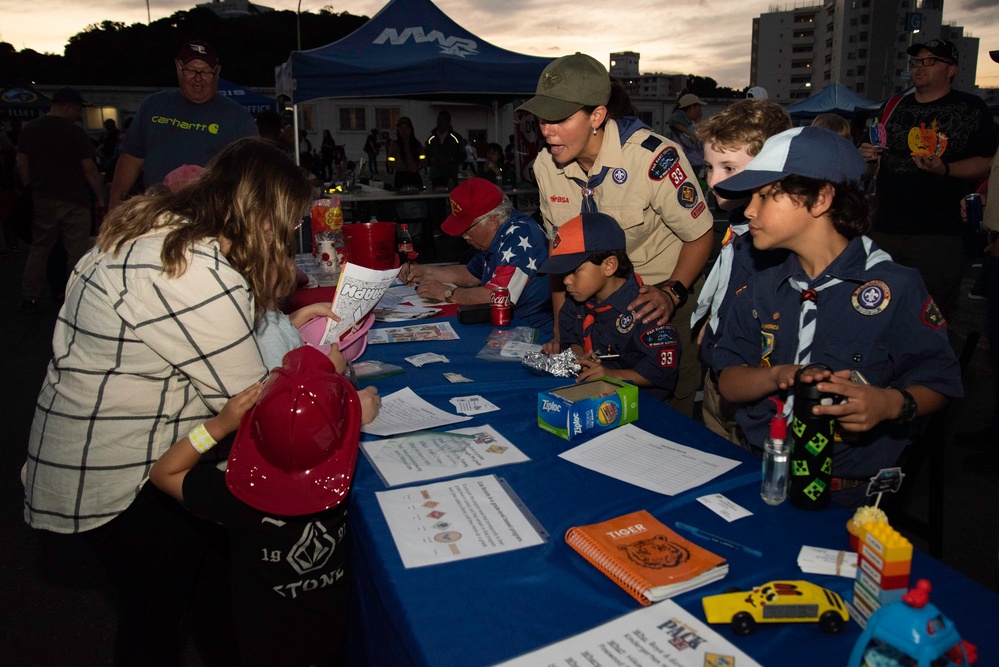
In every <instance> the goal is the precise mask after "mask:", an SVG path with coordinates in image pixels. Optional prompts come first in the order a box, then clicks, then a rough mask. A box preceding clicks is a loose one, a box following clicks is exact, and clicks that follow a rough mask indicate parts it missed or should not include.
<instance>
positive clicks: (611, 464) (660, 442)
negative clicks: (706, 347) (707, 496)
mask: <svg viewBox="0 0 999 667" xmlns="http://www.w3.org/2000/svg"><path fill="white" fill-rule="evenodd" d="M559 456H560V457H561V458H563V459H565V460H566V461H571V462H573V463H575V464H577V465H581V466H583V467H584V468H589V469H590V470H594V471H596V472H599V473H602V474H604V475H608V476H610V477H613V478H614V479H619V480H621V481H622V482H628V483H629V484H634V485H635V486H640V487H642V488H643V489H648V490H649V491H655V492H656V493H662V494H665V495H667V496H675V495H676V494H678V493H683V492H684V491H688V490H690V489H693V488H696V487H698V486H700V485H701V484H706V483H707V482H710V481H711V480H712V479H714V478H715V477H717V476H719V475H722V474H724V473H726V472H728V471H729V470H731V469H732V468H734V467H736V466H737V465H739V462H738V461H736V460H734V459H727V458H725V457H723V456H716V455H714V454H708V453H706V452H702V451H700V450H699V449H694V448H693V447H688V446H686V445H681V444H679V443H676V442H673V441H672V440H667V439H665V438H660V437H659V436H657V435H652V434H651V433H649V432H648V431H643V430H642V429H640V428H638V427H637V426H635V425H634V424H625V425H624V426H621V427H620V428H616V429H614V430H613V431H608V432H607V433H604V434H603V435H599V436H597V437H596V438H593V440H590V441H588V442H585V443H583V444H582V445H580V446H578V447H576V448H574V449H570V450H569V451H567V452H562V453H561V454H559Z"/></svg>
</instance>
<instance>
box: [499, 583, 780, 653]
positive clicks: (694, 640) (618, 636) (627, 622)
mask: <svg viewBox="0 0 999 667" xmlns="http://www.w3.org/2000/svg"><path fill="white" fill-rule="evenodd" d="M539 665H544V666H546V667H568V666H569V665H580V666H582V665H607V666H608V667H609V666H611V665H629V667H663V666H664V665H671V666H672V667H705V666H706V665H718V666H721V665H735V666H736V667H760V665H759V663H757V662H755V661H754V660H753V659H752V658H750V657H749V656H748V655H746V654H745V653H743V652H742V651H740V650H739V649H737V648H736V647H735V646H733V645H732V644H731V643H729V642H728V640H726V639H725V638H724V637H722V636H721V635H720V634H718V633H717V632H715V631H714V630H712V629H711V628H710V627H708V626H707V625H706V624H704V623H703V622H701V621H700V620H698V619H697V618H696V617H695V616H694V615H693V614H691V613H690V612H688V611H687V610H686V609H684V608H683V607H681V606H680V605H678V604H677V603H675V602H673V601H672V600H666V601H664V602H659V603H658V604H654V605H652V606H651V607H643V608H642V609H639V610H637V611H633V612H631V613H630V614H626V615H625V616H621V617H620V618H616V619H614V620H613V621H610V622H609V623H604V624H603V625H598V626H597V627H595V628H593V629H592V630H589V631H587V632H583V633H580V634H578V635H576V636H575V637H569V638H568V639H563V640H562V641H560V642H557V643H555V644H551V645H549V646H546V647H545V648H542V649H539V650H537V651H533V652H531V653H527V654H525V655H522V656H520V657H518V658H514V659H513V660H508V661H506V662H503V663H500V664H498V665H494V667H538V666H539Z"/></svg>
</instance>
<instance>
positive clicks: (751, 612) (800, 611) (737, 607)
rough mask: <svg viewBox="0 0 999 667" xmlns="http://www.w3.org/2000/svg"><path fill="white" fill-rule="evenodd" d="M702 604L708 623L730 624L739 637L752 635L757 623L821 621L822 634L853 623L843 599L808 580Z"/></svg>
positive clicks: (781, 583)
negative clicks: (848, 622)
mask: <svg viewBox="0 0 999 667" xmlns="http://www.w3.org/2000/svg"><path fill="white" fill-rule="evenodd" d="M701 603H702V604H703V605H704V615H705V616H706V617H707V620H708V623H731V624H732V630H733V631H734V632H735V634H737V635H748V634H750V633H752V632H753V631H754V630H755V629H756V624H757V623H807V622H818V624H819V628H821V629H822V631H823V632H839V631H840V630H841V629H842V628H843V625H844V624H845V623H846V622H847V621H849V620H850V614H849V612H847V610H846V605H844V604H843V598H841V597H840V596H839V595H837V594H836V593H833V592H832V591H830V590H827V589H825V588H822V587H821V586H817V585H815V584H813V583H811V582H808V581H771V582H769V583H766V584H763V585H761V586H757V587H755V588H753V590H751V591H736V592H729V593H722V594H721V595H711V596H708V597H706V598H704V599H703V600H701Z"/></svg>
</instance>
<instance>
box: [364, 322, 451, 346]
mask: <svg viewBox="0 0 999 667" xmlns="http://www.w3.org/2000/svg"><path fill="white" fill-rule="evenodd" d="M458 338H459V336H458V332H456V331H455V330H454V327H452V326H451V323H450V322H434V323H429V322H428V323H426V324H414V325H412V326H408V327H389V328H387V329H372V330H371V331H369V332H368V344H369V345H379V344H381V343H419V342H426V341H432V340H458Z"/></svg>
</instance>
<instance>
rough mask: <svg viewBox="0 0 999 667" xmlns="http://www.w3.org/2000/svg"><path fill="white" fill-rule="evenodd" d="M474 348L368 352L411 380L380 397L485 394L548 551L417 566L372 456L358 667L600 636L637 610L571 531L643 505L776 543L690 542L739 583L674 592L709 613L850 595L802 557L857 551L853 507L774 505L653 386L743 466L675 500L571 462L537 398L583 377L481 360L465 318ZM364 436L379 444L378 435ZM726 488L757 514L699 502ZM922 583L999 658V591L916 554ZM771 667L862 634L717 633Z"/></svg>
mask: <svg viewBox="0 0 999 667" xmlns="http://www.w3.org/2000/svg"><path fill="white" fill-rule="evenodd" d="M449 321H451V322H452V326H454V327H455V329H456V330H457V331H458V332H459V335H460V336H461V340H460V341H449V342H430V343H404V344H390V345H377V346H369V347H368V350H367V352H366V353H365V355H364V359H378V360H381V361H386V362H390V363H395V364H397V365H400V366H404V367H406V368H407V372H406V373H405V374H403V375H399V376H394V377H390V378H386V379H384V380H380V381H378V382H375V383H374V384H376V385H377V386H378V387H379V390H380V392H381V393H382V394H387V393H390V392H391V391H394V390H396V389H399V388H402V387H405V386H409V387H411V388H412V389H413V390H414V391H416V392H417V394H419V395H420V396H421V397H423V398H424V399H426V400H427V401H429V402H431V403H433V404H434V405H436V406H437V407H440V408H442V409H445V410H449V411H453V408H452V406H451V405H450V404H449V403H448V400H449V399H450V398H452V397H455V396H463V395H470V394H480V395H482V396H484V397H486V398H487V399H489V400H490V401H492V402H493V403H495V404H496V405H498V406H499V407H500V408H501V410H500V411H499V412H492V413H488V414H484V415H481V416H478V417H476V418H475V419H474V420H473V421H471V422H467V423H464V424H462V426H471V425H477V424H484V423H489V424H491V425H493V426H494V427H496V428H497V430H499V432H500V433H502V434H503V435H504V436H505V437H506V438H507V439H509V440H510V441H511V442H513V443H514V444H516V445H517V447H519V448H520V449H521V450H523V451H524V452H525V453H526V454H527V455H528V456H529V457H530V458H531V460H530V461H529V462H526V463H521V464H515V465H510V466H505V467H501V468H494V469H490V470H487V471H484V472H483V473H482V474H489V473H494V474H496V475H497V476H499V477H502V478H504V479H505V480H506V481H507V482H509V484H510V486H511V487H512V488H513V490H514V492H515V493H517V495H518V496H519V497H520V499H521V500H523V502H524V503H525V504H526V505H527V507H528V508H529V509H530V511H531V512H532V513H533V514H534V516H535V517H536V518H537V519H538V521H539V522H540V523H541V525H542V526H544V528H545V529H546V530H547V531H548V532H549V533H550V535H551V538H550V540H549V541H548V542H547V543H546V544H544V545H542V546H537V547H531V548H527V549H521V550H517V551H512V552H508V553H503V554H498V555H494V556H488V557H482V558H475V559H470V560H465V561H459V562H455V563H450V564H446V565H436V566H429V567H421V568H415V569H410V570H406V569H404V568H403V566H402V561H401V559H400V557H399V553H398V551H397V550H396V547H395V544H394V543H393V540H392V536H391V534H390V532H389V529H388V525H387V523H386V521H385V518H384V516H383V515H382V512H381V510H380V508H379V506H378V503H377V501H376V499H375V496H374V494H375V492H376V491H382V490H384V489H385V486H384V485H383V483H382V482H381V481H380V479H379V478H378V475H377V474H376V473H375V471H374V469H373V468H372V466H371V465H370V463H369V462H368V461H367V460H365V459H364V457H363V456H361V457H360V459H359V461H358V467H357V473H356V476H355V479H354V486H353V493H352V497H351V514H350V522H351V524H350V535H351V538H350V542H351V555H352V577H353V580H354V583H355V590H354V596H353V602H352V605H353V607H354V614H353V618H352V622H353V623H354V624H355V626H354V628H353V629H352V632H351V640H350V641H351V646H350V651H351V654H352V662H351V664H367V665H372V666H378V667H384V666H387V665H391V666H392V667H401V666H404V665H420V666H427V667H444V666H449V665H454V666H456V667H459V666H460V667H475V666H479V665H482V666H485V665H491V664H494V663H496V662H500V661H502V660H506V659H509V658H512V657H515V656H517V655H520V654H522V653H525V652H528V651H532V650H534V649H537V648H540V647H542V646H545V645H547V644H550V643H552V642H554V641H557V640H560V639H563V638H565V637H568V636H571V635H574V634H577V633H579V632H583V631H586V630H588V629H590V628H593V627H594V626H597V625H599V624H601V623H605V622H607V621H610V620H612V619H614V618H617V617H619V616H621V615H623V614H626V613H628V612H630V611H633V610H635V609H637V608H638V607H639V605H638V603H637V602H635V601H634V600H633V599H632V598H631V597H630V596H629V595H628V594H627V593H625V592H624V591H623V590H621V589H620V588H618V587H617V586H616V585H615V584H614V583H612V582H611V581H610V579H608V578H607V577H605V576H604V575H603V574H601V573H600V572H599V571H598V570H597V569H596V568H594V567H593V566H592V565H590V564H589V563H588V562H586V561H585V560H584V559H583V558H582V557H580V556H579V555H578V554H576V552H575V551H573V550H572V549H571V548H570V547H569V546H568V545H566V543H565V541H564V536H565V532H566V530H567V529H568V528H570V527H571V526H575V525H580V524H589V523H596V522H599V521H603V520H606V519H609V518H612V517H615V516H618V515H621V514H626V513H629V512H632V511H636V510H640V509H645V510H648V511H649V512H651V513H652V514H653V515H654V516H655V517H656V518H658V519H659V520H661V521H663V522H664V523H666V524H667V525H670V526H672V525H673V523H674V522H675V521H678V520H679V521H684V522H686V523H689V524H692V525H694V526H697V527H699V528H701V529H703V530H705V531H708V532H711V533H715V534H718V535H722V536H724V537H726V538H729V539H731V540H734V541H735V542H739V543H741V544H744V545H747V546H752V547H754V548H757V549H759V550H761V551H762V552H763V557H762V558H756V557H754V556H752V555H750V554H747V553H744V552H741V551H737V550H734V549H731V548H728V547H726V546H724V545H720V544H717V543H713V542H705V541H701V540H697V539H696V538H691V537H690V536H686V537H688V538H690V539H692V540H693V541H695V542H699V543H700V544H702V546H704V547H706V548H708V549H710V550H712V551H714V552H715V553H718V554H719V555H721V556H724V557H725V558H726V559H728V561H729V564H730V571H729V574H728V576H727V577H726V578H725V579H724V580H722V581H720V582H716V583H714V584H711V585H709V586H705V587H703V588H700V589H698V590H696V591H692V592H690V593H687V594H684V595H681V596H679V597H677V598H676V599H675V600H676V602H677V603H679V604H680V605H681V606H682V607H684V608H685V609H687V610H688V611H690V612H691V613H693V614H694V615H695V616H697V617H698V618H700V619H701V620H703V619H704V613H703V609H702V608H701V603H700V599H701V597H703V596H704V595H711V594H715V593H721V592H724V591H725V590H726V589H727V588H729V587H733V586H734V587H739V588H749V587H751V586H753V585H756V584H760V583H764V582H766V581H770V580H773V579H806V580H809V581H814V582H815V583H818V584H820V585H823V586H826V587H828V588H830V589H833V590H836V591H837V592H840V593H841V594H843V595H844V596H845V597H847V598H848V599H849V598H852V592H851V591H852V587H853V582H852V580H849V579H845V578H841V577H830V576H820V575H810V574H803V573H802V572H801V571H800V569H799V568H798V566H797V564H796V561H797V556H798V551H799V549H800V547H801V546H802V545H803V544H806V545H811V546H817V547H826V548H834V549H846V548H848V536H847V532H846V522H847V520H848V519H849V518H850V516H851V512H848V511H845V510H841V509H836V508H833V509H829V510H826V511H823V512H817V513H815V512H807V511H803V510H798V509H796V508H794V507H791V506H790V505H788V504H787V503H784V504H783V505H781V506H779V507H770V506H768V505H766V504H764V503H763V502H762V501H761V500H760V496H759V482H760V469H759V462H758V461H756V460H755V459H753V458H752V457H751V456H750V455H749V454H748V453H746V452H744V451H743V450H741V449H740V448H738V447H736V446H735V445H732V444H731V443H729V442H727V441H725V440H723V439H721V438H719V437H718V436H716V435H714V434H713V433H711V432H710V431H708V430H707V429H706V428H704V427H703V426H701V425H700V424H697V423H695V422H694V421H692V420H690V419H688V418H686V417H684V416H683V415H681V414H679V413H677V412H676V411H674V410H673V409H672V408H670V407H669V406H667V405H664V404H662V403H660V402H659V401H657V400H655V399H653V398H651V397H648V396H646V395H644V393H643V395H642V397H641V399H640V403H639V419H638V422H637V425H638V426H639V427H640V428H642V429H644V430H646V431H649V432H651V433H654V434H656V435H659V436H662V437H665V438H669V439H670V440H673V441H676V442H679V443H682V444H686V445H691V446H695V447H697V448H699V449H702V450H704V451H707V452H711V453H714V454H719V455H722V456H726V457H729V458H733V459H736V460H739V461H741V464H740V465H738V466H736V467H735V469H733V470H732V471H730V472H728V473H727V474H725V475H722V476H721V477H719V478H716V479H715V480H714V481H713V482H712V483H710V484H708V485H705V486H702V487H700V488H697V489H694V490H692V491H688V492H686V493H683V494H681V495H679V496H676V497H669V496H663V495H660V494H657V493H653V492H650V491H646V490H644V489H640V488H638V487H636V486H632V485H630V484H626V483H624V482H620V481H617V480H614V479H612V478H610V477H607V476H604V475H601V474H599V473H596V472H592V471H590V470H587V469H585V468H582V467H580V466H577V465H575V464H572V463H569V462H567V461H565V460H563V459H560V458H558V455H559V453H561V452H563V451H565V450H567V449H570V448H572V447H575V446H576V445H577V444H579V442H581V441H572V442H567V441H565V440H562V439H560V438H558V437H556V436H553V435H551V434H549V433H546V432H544V431H542V430H541V429H539V428H538V426H537V394H538V392H539V391H543V390H546V389H551V388H554V387H558V386H562V385H565V384H571V381H567V380H565V379H559V378H543V377H537V376H535V375H532V374H531V373H529V372H528V371H526V370H524V369H523V368H521V366H520V364H519V363H515V362H486V361H477V360H475V359H474V355H475V353H476V352H478V351H479V350H480V349H481V348H482V347H483V345H484V344H485V340H486V338H487V336H488V335H489V333H490V332H491V331H492V329H491V328H490V326H489V325H472V326H465V325H461V324H459V323H458V322H457V320H456V319H454V318H451V319H450V320H449ZM419 352H438V353H440V354H444V355H446V356H447V357H448V358H449V359H450V363H448V364H431V365H429V366H425V367H423V368H415V367H413V366H411V365H410V364H409V363H408V362H405V361H403V357H406V356H410V355H413V354H417V353H419ZM444 372H459V373H461V374H463V375H464V376H466V377H468V378H470V379H472V380H474V383H463V384H451V383H448V382H447V381H446V380H445V379H444V377H443V375H442V373H444ZM365 439H374V438H371V437H370V436H365ZM708 493H722V494H724V495H725V496H726V497H728V498H730V499H731V500H733V501H734V502H736V503H738V504H740V505H741V506H743V507H745V508H746V509H748V510H749V511H751V512H753V515H752V516H750V517H746V518H744V519H740V520H738V521H735V522H733V523H727V522H726V521H725V520H724V519H722V518H721V517H719V516H717V515H716V514H715V513H713V512H712V511H710V510H709V509H707V508H706V507H705V506H703V505H702V504H701V503H700V502H698V501H697V497H699V496H702V495H705V494H708ZM912 575H913V577H912V582H913V583H914V582H915V580H916V579H917V578H928V579H930V580H931V582H932V584H933V587H934V591H933V594H932V596H931V600H932V602H933V603H934V604H936V605H937V606H938V607H939V608H940V609H941V610H942V611H943V612H944V613H945V614H947V615H949V616H950V617H951V619H952V620H953V621H954V622H955V623H956V625H957V628H958V630H959V631H960V632H961V634H962V636H963V637H964V638H965V639H967V640H969V641H971V642H972V643H975V644H977V645H978V647H979V656H980V662H979V664H983V665H987V664H999V636H997V633H996V632H995V629H994V628H995V619H997V618H999V596H997V595H995V594H993V593H992V592H990V591H988V590H987V589H985V588H983V587H981V586H979V585H978V584H976V583H974V582H972V581H971V580H969V579H967V578H966V577H963V576H962V575H960V574H958V573H957V572H955V571H954V570H952V569H950V568H949V567H947V566H945V565H943V564H942V563H940V562H938V561H936V560H934V559H933V558H931V557H930V556H928V555H926V554H923V553H921V552H917V553H916V555H915V557H914V559H913V569H912ZM713 627H714V628H715V629H716V630H718V632H720V633H721V634H722V635H723V636H725V637H726V638H728V639H729V640H730V641H732V642H733V643H734V644H735V645H737V646H738V647H739V648H740V649H742V650H743V651H745V652H746V653H748V654H749V655H750V656H752V657H754V658H755V659H756V660H758V661H759V662H760V663H761V664H763V665H768V666H769V665H778V666H779V665H788V666H795V667H798V666H800V665H804V664H808V665H844V664H846V661H847V658H848V656H849V652H850V649H851V648H852V646H853V643H854V642H855V641H856V639H857V638H858V636H859V635H860V627H859V626H858V625H856V624H855V623H852V622H851V623H849V624H848V625H847V627H846V628H845V629H844V631H843V632H841V633H839V634H838V635H827V634H824V633H822V632H821V631H820V630H819V628H818V626H817V624H786V625H783V624H781V625H775V624H766V625H760V626H759V627H758V629H757V631H756V632H755V634H753V635H750V636H747V637H738V636H736V635H734V634H733V633H732V631H731V629H730V628H729V627H728V626H727V625H716V626H713Z"/></svg>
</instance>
